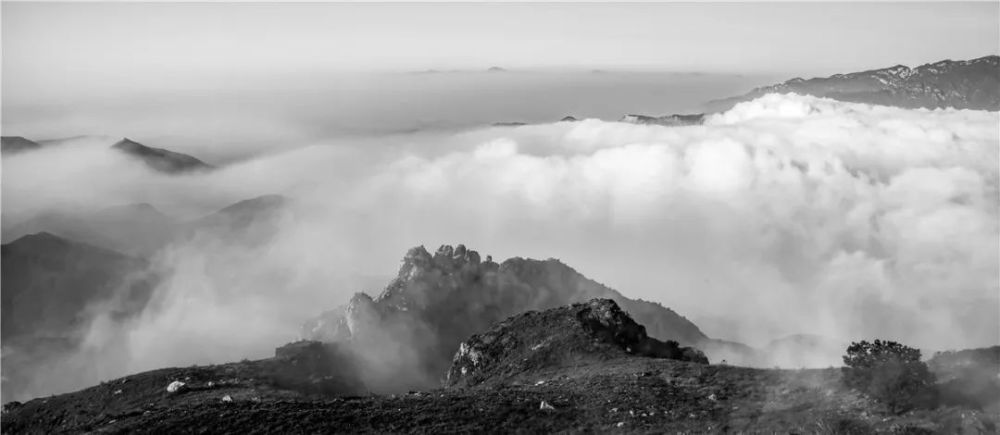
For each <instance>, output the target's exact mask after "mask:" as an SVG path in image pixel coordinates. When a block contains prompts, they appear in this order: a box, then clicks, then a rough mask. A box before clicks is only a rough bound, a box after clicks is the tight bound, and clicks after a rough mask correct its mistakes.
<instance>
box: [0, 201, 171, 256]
mask: <svg viewBox="0 0 1000 435" xmlns="http://www.w3.org/2000/svg"><path fill="white" fill-rule="evenodd" d="M177 228H178V222H177V221H176V220H175V219H173V218H171V217H169V216H167V215H165V214H163V213H161V212H160V211H159V210H157V209H156V208H155V207H153V206H152V205H149V204H145V203H141V204H127V205H121V206H115V207H109V208H106V209H103V210H99V211H97V212H95V213H77V214H72V215H71V214H68V213H61V212H49V213H44V214H41V215H38V216H35V217H33V218H31V219H28V220H27V221H24V222H20V223H17V224H12V225H5V226H4V228H3V240H4V242H9V241H11V240H15V239H17V238H20V237H23V236H25V235H28V234H34V233H38V232H49V233H53V234H56V235H59V236H61V237H65V238H67V239H71V240H76V241H79V242H83V243H86V244H90V245H94V246H99V247H102V248H107V249H111V250H114V251H118V252H122V253H125V254H128V255H133V256H140V257H148V256H150V255H152V254H153V253H154V252H156V251H157V250H159V249H160V248H162V247H163V246H164V245H165V244H166V243H168V242H169V241H170V240H171V238H173V236H174V234H175V233H176V231H177Z"/></svg>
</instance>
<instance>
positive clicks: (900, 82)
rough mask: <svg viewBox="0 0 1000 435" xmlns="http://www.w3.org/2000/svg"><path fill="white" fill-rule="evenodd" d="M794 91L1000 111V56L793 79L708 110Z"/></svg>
mask: <svg viewBox="0 0 1000 435" xmlns="http://www.w3.org/2000/svg"><path fill="white" fill-rule="evenodd" d="M789 92H792V93H796V94H806V95H814V96H817V97H827V98H833V99H835V100H840V101H848V102H854V103H868V104H880V105H886V106H898V107H906V108H920V107H924V108H929V109H936V108H945V107H953V108H956V109H976V110H1000V56H995V55H994V56H986V57H981V58H978V59H972V60H962V61H953V60H943V61H940V62H934V63H929V64H926V65H921V66H918V67H916V68H908V67H906V66H903V65H896V66H892V67H888V68H882V69H876V70H870V71H861V72H855V73H850V74H834V75H832V76H830V77H825V78H812V79H808V80H805V79H802V78H794V79H791V80H788V81H786V82H784V83H779V84H776V85H770V86H764V87H760V88H756V89H754V90H752V91H750V92H749V93H747V94H745V95H743V96H739V97H732V98H727V99H723V100H716V101H712V102H710V103H709V111H711V112H717V111H724V110H728V109H729V108H731V107H732V106H734V105H735V104H736V103H739V102H743V101H749V100H753V99H755V98H758V97H760V96H763V95H765V94H770V93H789Z"/></svg>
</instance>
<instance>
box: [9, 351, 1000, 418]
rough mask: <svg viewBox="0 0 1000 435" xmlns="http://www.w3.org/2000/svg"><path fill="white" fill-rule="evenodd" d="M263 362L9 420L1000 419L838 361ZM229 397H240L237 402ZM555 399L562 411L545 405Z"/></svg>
mask: <svg viewBox="0 0 1000 435" xmlns="http://www.w3.org/2000/svg"><path fill="white" fill-rule="evenodd" d="M263 364H264V362H245V363H233V364H226V365H221V366H209V367H197V368H184V369H181V368H177V369H162V370H156V371H152V372H146V373H142V374H138V375H134V376H129V377H126V378H122V379H118V380H114V381H110V382H107V383H104V384H101V385H98V386H95V387H91V388H88V389H85V390H81V391H79V392H75V393H70V394H64V395H60V396H53V397H49V398H39V399H35V400H32V401H30V402H27V403H25V404H24V405H21V406H20V407H16V408H12V409H11V410H9V411H6V412H5V413H4V415H3V418H2V430H3V432H4V433H59V432H81V431H97V432H110V433H133V432H163V431H169V432H172V433H193V432H206V431H207V432H211V433H223V432H229V433H253V432H256V433H301V432H330V431H350V432H387V431H388V432H399V431H416V432H433V433H440V432H453V431H475V432H497V431H500V432H509V431H512V430H515V429H516V430H518V431H525V432H551V431H564V430H568V431H599V432H605V431H623V432H662V431H670V432H676V431H694V432H746V431H750V432H763V433H770V432H775V431H776V432H782V433H788V432H798V433H869V432H871V431H879V432H897V431H900V430H902V429H904V428H910V429H911V430H912V429H918V428H919V429H926V430H931V431H935V432H940V431H946V432H947V431H953V430H954V429H957V428H960V427H963V426H967V427H969V428H973V429H976V428H978V429H983V430H987V431H989V430H994V431H995V428H996V426H995V425H996V422H997V421H998V419H1000V418H998V416H997V415H992V416H990V415H985V414H983V413H981V412H979V411H970V410H959V409H950V408H945V409H939V410H935V411H923V412H917V413H910V414H906V415H903V416H891V415H887V414H886V413H885V411H884V410H883V409H882V408H881V407H879V406H878V405H877V404H875V403H872V402H870V401H869V400H867V399H865V398H863V397H859V396H858V395H857V394H855V393H853V392H850V391H845V390H844V389H842V388H841V387H840V386H839V371H837V370H795V371H792V370H765V369H750V368H740V367H730V366H704V365H700V364H693V363H687V362H679V361H672V360H657V359H650V358H642V357H626V358H620V359H616V360H612V361H607V362H604V363H601V364H590V365H583V366H577V367H564V368H558V369H547V370H545V371H541V372H538V373H532V374H525V375H523V376H521V377H519V378H516V379H511V380H509V382H508V383H507V384H506V385H498V386H484V387H473V388H455V389H439V390H432V391H427V392H419V393H410V394H405V395H398V396H375V395H371V396H353V397H339V398H334V397H329V396H317V395H312V396H310V395H307V394H303V393H301V392H296V391H291V390H287V389H281V388H278V387H275V386H274V382H273V381H272V380H271V379H270V378H269V373H270V372H269V371H268V370H267V369H266V367H265V365H263ZM175 379H180V380H186V381H187V382H188V385H189V386H191V387H192V388H191V389H190V390H188V391H185V392H182V393H179V394H169V393H167V392H166V391H165V387H166V385H167V384H168V383H169V382H171V381H172V380H175ZM209 381H212V382H213V385H212V386H211V387H210V386H208V382H209ZM539 382H541V383H539ZM119 390H120V392H119V393H117V394H116V391H119ZM226 395H229V396H230V397H231V398H232V399H233V401H232V402H230V403H225V402H223V401H222V400H221V399H222V397H224V396H226ZM541 401H546V402H548V403H550V404H551V405H553V406H554V407H555V410H540V409H539V404H540V403H541ZM991 424H992V425H993V426H990V425H991ZM991 428H992V429H991ZM917 433H919V432H917ZM987 433H988V432H987Z"/></svg>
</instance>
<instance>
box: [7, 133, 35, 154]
mask: <svg viewBox="0 0 1000 435" xmlns="http://www.w3.org/2000/svg"><path fill="white" fill-rule="evenodd" d="M0 147H2V149H0V151H2V152H3V153H16V152H21V151H30V150H34V149H38V148H41V147H42V145H41V144H39V143H38V142H35V141H33V140H30V139H26V138H23V137H21V136H3V137H2V138H0Z"/></svg>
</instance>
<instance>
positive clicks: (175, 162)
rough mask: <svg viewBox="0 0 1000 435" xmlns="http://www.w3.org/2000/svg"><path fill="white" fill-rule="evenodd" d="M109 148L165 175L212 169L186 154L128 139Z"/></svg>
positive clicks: (212, 167)
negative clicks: (138, 160) (140, 161)
mask: <svg viewBox="0 0 1000 435" xmlns="http://www.w3.org/2000/svg"><path fill="white" fill-rule="evenodd" d="M111 147H112V148H113V149H116V150H118V151H121V152H123V153H125V154H128V155H130V156H132V157H135V158H138V159H140V160H142V161H143V162H144V163H145V164H146V165H147V166H149V167H150V168H152V169H154V170H156V171H159V172H163V173H166V174H180V173H187V172H200V171H207V170H211V169H214V166H212V165H209V164H207V163H205V162H203V161H201V160H198V159H196V158H194V157H192V156H189V155H187V154H181V153H178V152H174V151H170V150H165V149H162V148H152V147H148V146H145V145H143V144H141V143H138V142H135V141H132V140H130V139H128V138H125V139H122V140H121V141H119V142H118V143H116V144H114V145H112V146H111Z"/></svg>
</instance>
